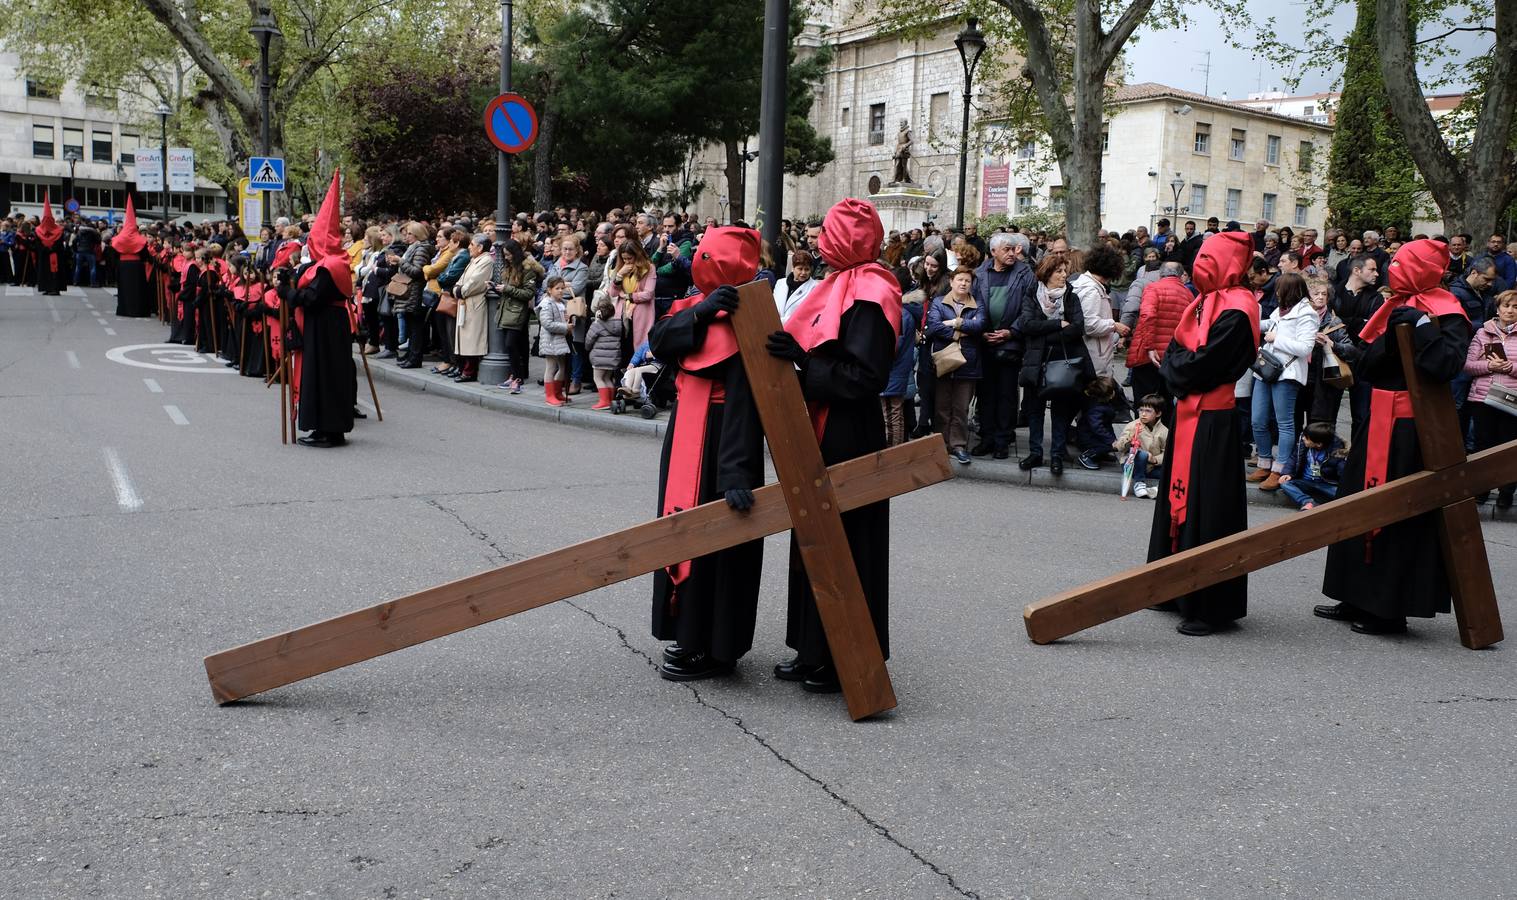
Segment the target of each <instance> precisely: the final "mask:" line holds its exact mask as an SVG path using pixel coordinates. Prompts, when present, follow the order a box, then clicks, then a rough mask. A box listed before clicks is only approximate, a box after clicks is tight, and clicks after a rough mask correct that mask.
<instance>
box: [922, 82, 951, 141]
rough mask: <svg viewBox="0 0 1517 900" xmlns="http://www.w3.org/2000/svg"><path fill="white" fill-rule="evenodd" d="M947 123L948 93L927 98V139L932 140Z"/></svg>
mask: <svg viewBox="0 0 1517 900" xmlns="http://www.w3.org/2000/svg"><path fill="white" fill-rule="evenodd" d="M947 123H948V93H947V92H946V91H945V92H943V93H941V94H933V95H932V96H931V97H929V98H927V139H928V140H929V141H930V140H934V139H935V138H937V137H938V136H939V134H940V133H941V132H942V130H943V126H944V125H946V124H947Z"/></svg>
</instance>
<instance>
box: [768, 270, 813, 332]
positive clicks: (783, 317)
mask: <svg viewBox="0 0 1517 900" xmlns="http://www.w3.org/2000/svg"><path fill="white" fill-rule="evenodd" d="M817 284H818V282H817V280H816V279H815V278H808V279H806V280H805V281H803V282H801V283H800V284H798V285H796V286H795V293H791V292H790V282H788V281H786V280H785V279H783V278H781V279H780V280H779V281H776V282H775V283H774V305H775V306H777V307H779V310H780V323H781V324H784V323H785V322H788V321H790V314H791V313H793V312H795V308H796V307H797V306H800V305H801V301H802V300H805V299H806V295H807V294H809V293H811V290H812V288H814V287H816V286H817Z"/></svg>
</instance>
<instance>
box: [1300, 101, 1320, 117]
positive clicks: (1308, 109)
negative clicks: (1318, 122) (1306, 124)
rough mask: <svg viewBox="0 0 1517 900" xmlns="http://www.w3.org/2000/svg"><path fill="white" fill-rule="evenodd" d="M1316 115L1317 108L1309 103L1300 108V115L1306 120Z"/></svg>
mask: <svg viewBox="0 0 1517 900" xmlns="http://www.w3.org/2000/svg"><path fill="white" fill-rule="evenodd" d="M1316 114H1317V107H1315V106H1313V105H1312V104H1310V103H1308V104H1306V105H1305V106H1303V107H1302V108H1301V115H1303V116H1305V117H1306V118H1308V119H1310V118H1311V117H1312V116H1315V115H1316Z"/></svg>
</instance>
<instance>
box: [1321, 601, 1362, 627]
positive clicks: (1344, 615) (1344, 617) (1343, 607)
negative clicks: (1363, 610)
mask: <svg viewBox="0 0 1517 900" xmlns="http://www.w3.org/2000/svg"><path fill="white" fill-rule="evenodd" d="M1312 615H1314V616H1316V617H1317V618H1319V619H1332V620H1333V621H1334V622H1352V621H1354V620H1355V619H1357V618H1359V611H1358V610H1357V609H1354V608H1353V607H1352V606H1349V605H1348V604H1347V603H1328V604H1323V605H1321V606H1313V607H1312Z"/></svg>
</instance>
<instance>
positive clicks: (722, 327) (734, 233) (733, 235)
mask: <svg viewBox="0 0 1517 900" xmlns="http://www.w3.org/2000/svg"><path fill="white" fill-rule="evenodd" d="M761 241H762V239H761V238H760V237H759V233H758V232H757V231H754V230H753V229H751V228H711V229H707V231H706V234H705V236H704V237H702V238H701V242H700V244H699V245H698V246H696V248H695V260H694V261H693V262H691V263H690V277H691V279H692V280H693V281H694V282H695V286H696V287H697V288H699V289H700V293H699V294H691V295H690V296H688V297H682V298H680V299H679V300H676V301H674V305H673V306H672V307H670V309H669V312H670V313H671V314H673V313H677V312H681V311H683V310H685V309H688V308H689V307H691V306H694V305H695V304H697V303H699V302H701V301H702V300H704V299H706V295H707V294H709V293H711V292H712V291H714V290H716V289H717V288H719V287H721V286H722V285H724V284H730V285H732V286H733V287H741V286H742V285H745V284H747V283H748V282H750V281H752V280H753V279H754V278H755V277H757V275H758V269H759V246H760V244H761ZM736 352H737V335H736V334H735V333H733V331H732V323H731V321H729V320H728V318H727V314H726V313H718V314H717V317H716V320H715V321H713V322H712V323H711V324H710V325H709V326H708V327H707V328H706V338H705V340H704V341H702V342H701V346H700V347H699V348H697V349H696V351H695V352H694V353H691V354H689V355H688V356H686V357H684V359H682V360H680V366H681V367H682V368H684V369H685V370H686V371H691V372H694V371H699V370H701V369H707V368H710V367H711V366H714V365H716V364H717V363H719V362H721V361H722V360H724V359H726V358H728V357H730V356H731V355H732V354H734V353H736Z"/></svg>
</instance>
